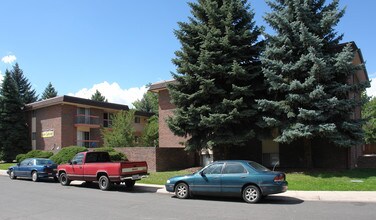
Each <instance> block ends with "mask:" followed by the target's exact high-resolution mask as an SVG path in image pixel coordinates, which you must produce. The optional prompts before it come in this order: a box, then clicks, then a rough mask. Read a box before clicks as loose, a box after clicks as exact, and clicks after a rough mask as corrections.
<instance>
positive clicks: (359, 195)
mask: <svg viewBox="0 0 376 220" xmlns="http://www.w3.org/2000/svg"><path fill="white" fill-rule="evenodd" d="M0 175H7V173H6V170H0ZM76 184H82V181H73V182H72V185H76ZM135 188H136V189H139V190H142V191H147V192H153V193H163V194H171V195H173V194H172V193H169V192H167V191H166V189H165V187H164V186H163V185H152V184H141V183H136V185H135ZM269 197H270V198H273V199H279V200H290V201H291V200H302V201H328V202H329V201H331V202H374V203H376V191H294V190H287V192H285V193H280V194H275V195H270V196H269Z"/></svg>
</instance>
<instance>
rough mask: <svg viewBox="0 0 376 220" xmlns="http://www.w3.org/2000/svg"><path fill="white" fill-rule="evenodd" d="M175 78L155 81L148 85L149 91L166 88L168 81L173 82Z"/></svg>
mask: <svg viewBox="0 0 376 220" xmlns="http://www.w3.org/2000/svg"><path fill="white" fill-rule="evenodd" d="M175 82H176V80H174V79H172V80H164V81H160V82H156V83H153V84H151V85H150V88H149V91H151V92H158V91H160V90H165V89H166V88H167V84H169V83H175Z"/></svg>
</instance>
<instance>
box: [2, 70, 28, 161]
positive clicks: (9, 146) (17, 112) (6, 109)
mask: <svg viewBox="0 0 376 220" xmlns="http://www.w3.org/2000/svg"><path fill="white" fill-rule="evenodd" d="M0 97H1V99H0V155H1V158H0V160H4V161H7V162H11V161H12V160H14V159H15V157H16V155H17V154H19V153H22V152H23V151H24V149H25V147H27V144H28V141H27V138H28V135H27V134H28V129H27V127H26V123H25V121H26V119H25V115H24V112H23V107H24V103H23V100H22V99H21V98H20V95H19V91H18V87H17V85H16V82H15V81H14V79H13V78H12V75H11V73H10V72H9V71H8V70H6V72H5V77H4V80H3V83H2V86H1V89H0Z"/></svg>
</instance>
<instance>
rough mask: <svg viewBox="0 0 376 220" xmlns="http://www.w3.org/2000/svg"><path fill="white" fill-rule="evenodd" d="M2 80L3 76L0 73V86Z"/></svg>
mask: <svg viewBox="0 0 376 220" xmlns="http://www.w3.org/2000/svg"><path fill="white" fill-rule="evenodd" d="M3 79H4V76H3V74H2V73H1V71H0V85H1V83H2V82H3Z"/></svg>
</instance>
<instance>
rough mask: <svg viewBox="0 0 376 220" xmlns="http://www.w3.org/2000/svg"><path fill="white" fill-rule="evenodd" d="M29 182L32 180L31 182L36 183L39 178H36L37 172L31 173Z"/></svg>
mask: <svg viewBox="0 0 376 220" xmlns="http://www.w3.org/2000/svg"><path fill="white" fill-rule="evenodd" d="M31 180H32V181H33V182H38V180H39V178H38V172H37V171H33V172H32V173H31Z"/></svg>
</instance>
